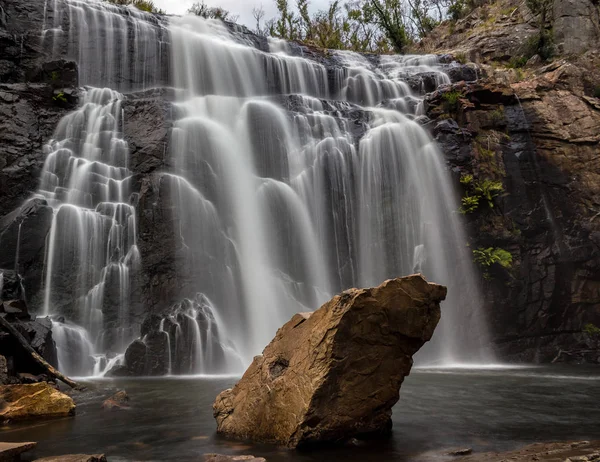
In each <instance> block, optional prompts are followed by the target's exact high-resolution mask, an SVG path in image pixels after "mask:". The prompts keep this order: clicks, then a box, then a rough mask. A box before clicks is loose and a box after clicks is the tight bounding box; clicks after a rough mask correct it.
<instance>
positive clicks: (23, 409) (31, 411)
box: [0, 382, 75, 420]
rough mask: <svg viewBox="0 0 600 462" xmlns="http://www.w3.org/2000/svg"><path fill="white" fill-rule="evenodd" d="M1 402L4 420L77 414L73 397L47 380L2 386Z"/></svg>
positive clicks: (0, 411) (0, 416)
mask: <svg viewBox="0 0 600 462" xmlns="http://www.w3.org/2000/svg"><path fill="white" fill-rule="evenodd" d="M0 402H1V403H2V407H1V408H0V419H3V420H28V419H39V418H52V417H66V416H69V415H73V414H75V403H74V402H73V400H72V399H71V397H69V396H67V395H65V394H64V393H61V392H60V391H58V390H56V389H55V388H52V387H51V386H50V385H49V384H48V383H45V382H42V383H35V384H32V385H6V386H2V387H0Z"/></svg>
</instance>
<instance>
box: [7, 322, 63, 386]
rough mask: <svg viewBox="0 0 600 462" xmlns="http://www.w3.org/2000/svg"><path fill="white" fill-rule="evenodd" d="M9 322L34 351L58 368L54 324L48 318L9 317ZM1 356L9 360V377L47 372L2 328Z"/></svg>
mask: <svg viewBox="0 0 600 462" xmlns="http://www.w3.org/2000/svg"><path fill="white" fill-rule="evenodd" d="M7 320H8V321H9V322H10V323H11V324H12V325H13V326H14V327H15V328H16V329H17V330H18V331H19V332H20V333H21V334H22V335H23V336H24V337H25V338H26V339H27V340H28V341H29V343H30V344H31V346H32V347H33V349H34V350H35V351H36V352H37V353H38V354H40V355H41V356H42V357H43V358H44V359H45V360H46V361H47V362H49V363H50V364H51V365H53V366H54V367H57V366H58V355H57V351H56V344H55V343H54V340H53V338H52V323H51V321H50V320H49V319H48V318H37V319H34V320H27V319H17V318H15V317H7ZM0 355H3V356H5V357H6V359H7V363H8V370H9V375H10V376H13V377H15V380H17V379H16V376H17V374H18V373H28V374H33V375H39V374H43V373H44V372H45V370H44V369H43V368H41V367H40V365H39V364H38V363H37V362H36V361H34V360H33V359H32V358H31V356H30V355H29V353H27V352H26V351H25V350H24V349H23V348H22V347H21V345H20V344H19V343H18V341H17V340H16V339H15V338H14V337H13V336H12V335H10V334H9V333H8V332H5V331H4V330H3V329H2V328H0Z"/></svg>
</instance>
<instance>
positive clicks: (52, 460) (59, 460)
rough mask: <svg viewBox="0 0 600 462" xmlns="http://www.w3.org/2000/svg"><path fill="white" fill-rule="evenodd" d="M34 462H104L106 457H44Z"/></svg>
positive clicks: (98, 455)
mask: <svg viewBox="0 0 600 462" xmlns="http://www.w3.org/2000/svg"><path fill="white" fill-rule="evenodd" d="M36 462H106V456H105V455H104V454H94V455H91V456H90V455H87V454H69V455H66V456H53V457H44V458H43V459H36Z"/></svg>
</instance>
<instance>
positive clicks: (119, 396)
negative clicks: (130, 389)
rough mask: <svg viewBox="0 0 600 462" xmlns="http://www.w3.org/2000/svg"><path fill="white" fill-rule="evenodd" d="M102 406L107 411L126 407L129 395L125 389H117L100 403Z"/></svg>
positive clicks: (127, 406)
mask: <svg viewBox="0 0 600 462" xmlns="http://www.w3.org/2000/svg"><path fill="white" fill-rule="evenodd" d="M102 408H103V409H106V410H108V411H113V410H119V409H128V408H129V395H128V394H127V392H126V391H125V390H121V391H118V392H117V393H115V394H114V395H113V396H111V397H110V398H108V399H107V400H105V401H104V402H103V403H102Z"/></svg>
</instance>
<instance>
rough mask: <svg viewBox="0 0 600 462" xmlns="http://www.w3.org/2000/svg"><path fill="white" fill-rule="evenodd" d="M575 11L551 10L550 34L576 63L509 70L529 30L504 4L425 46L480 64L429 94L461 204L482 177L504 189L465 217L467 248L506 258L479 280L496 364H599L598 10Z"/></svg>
mask: <svg viewBox="0 0 600 462" xmlns="http://www.w3.org/2000/svg"><path fill="white" fill-rule="evenodd" d="M572 3H574V2H569V1H557V2H555V5H554V15H555V19H554V36H555V42H556V48H557V53H561V51H562V52H564V53H579V55H578V56H573V55H571V56H567V55H565V54H558V55H557V56H556V57H555V58H554V59H553V60H552V62H550V63H541V60H540V59H539V57H538V58H537V59H533V60H531V61H530V64H528V65H526V66H525V67H523V68H519V67H517V68H516V69H515V67H516V66H515V65H514V64H511V63H509V60H510V59H511V56H515V57H518V56H520V54H521V53H522V52H523V51H522V43H524V42H525V41H526V40H527V39H528V37H531V36H532V35H533V34H535V33H536V30H535V28H534V27H533V24H532V23H531V18H532V16H531V14H530V12H528V11H527V10H526V9H525V8H524V7H523V5H520V4H518V3H513V2H510V1H508V2H506V1H504V2H496V3H492V4H491V5H487V6H485V7H483V8H480V9H478V10H476V11H474V12H473V13H472V14H471V15H470V16H469V17H467V18H465V19H464V20H461V21H459V22H458V23H457V24H456V25H455V26H454V27H455V31H456V34H455V35H453V34H449V30H448V29H447V27H448V25H444V26H442V27H440V29H439V30H438V31H437V32H436V34H437V35H435V34H434V36H433V37H431V38H430V39H429V41H427V43H424V44H423V46H428V47H430V49H431V48H433V49H434V50H440V51H444V52H453V53H455V54H457V55H464V56H465V57H466V59H472V60H474V61H477V62H478V63H479V65H480V69H481V73H482V75H483V76H484V78H483V79H482V80H481V81H480V82H478V83H477V84H459V85H455V86H453V87H451V88H446V89H443V90H442V91H440V92H436V93H434V94H432V95H430V97H429V98H428V110H427V112H428V115H429V116H430V117H431V118H432V119H433V122H432V124H431V127H432V131H433V133H434V134H435V136H436V138H437V140H438V141H439V142H440V143H441V145H442V147H443V149H444V151H445V153H446V155H447V158H448V162H449V164H450V165H451V166H452V168H453V170H454V171H455V173H456V177H457V181H458V180H459V179H460V178H462V183H463V194H464V196H465V197H467V196H472V195H474V192H473V191H474V189H476V187H477V186H478V185H479V186H480V185H482V184H484V183H485V182H486V181H487V182H488V183H487V184H488V186H489V185H491V184H493V182H497V183H499V184H501V187H502V191H501V192H499V194H498V195H497V196H496V197H494V198H493V200H492V201H490V204H487V201H486V200H482V203H481V204H480V205H479V207H477V208H476V210H474V211H472V212H471V213H466V215H467V219H468V220H469V222H470V227H471V238H470V241H471V246H472V247H473V248H474V249H492V248H493V249H504V250H506V251H508V252H510V253H511V254H512V257H513V262H512V265H510V268H502V267H501V265H498V264H492V265H491V266H490V270H489V271H487V278H486V279H485V280H484V281H482V283H483V284H484V285H485V288H486V290H485V293H486V298H487V305H488V310H489V317H490V319H492V321H493V322H492V329H493V332H494V337H495V340H494V341H495V343H496V345H497V349H498V351H499V353H500V356H501V357H503V358H509V359H511V360H517V361H539V362H549V361H572V362H598V361H599V359H600V354H599V353H598V349H597V339H596V335H595V334H593V332H594V330H593V326H595V325H599V324H600V291H599V290H598V289H599V287H600V286H599V284H600V266H599V256H600V254H599V250H600V249H599V247H598V245H599V242H598V232H599V230H600V228H599V226H600V225H599V223H598V221H597V217H598V210H597V209H598V200H597V198H598V188H599V186H600V177H599V176H598V174H599V173H600V170H599V168H600V166H599V165H598V161H597V157H598V153H599V152H600V136H599V133H600V99H599V97H600V76H599V75H598V72H597V70H598V69H599V66H600V60H599V59H600V53H599V51H598V50H594V49H593V46H597V45H598V42H597V39H595V38H594V37H597V35H596V34H597V33H598V28H597V12H598V7H597V5H596V4H594V3H592V2H588V1H587V0H586V1H581V2H575V3H577V5H576V6H575V5H572ZM569 5H571V6H572V8H571V7H570V6H569ZM486 18H487V19H486ZM490 18H492V19H494V22H491V19H490ZM578 25H579V26H578ZM584 25H586V26H585V27H584ZM588 26H589V27H588ZM573 28H576V29H577V30H576V31H575V30H574V29H573ZM468 30H469V31H470V32H468ZM461 38H462V39H464V40H461ZM452 47H456V48H455V49H454V50H452V49H451V48H452ZM513 63H514V60H513ZM451 103H452V104H451ZM474 185H475V187H474ZM488 263H489V262H488ZM484 266H485V265H484ZM484 269H485V268H484ZM586 326H587V328H586Z"/></svg>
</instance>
